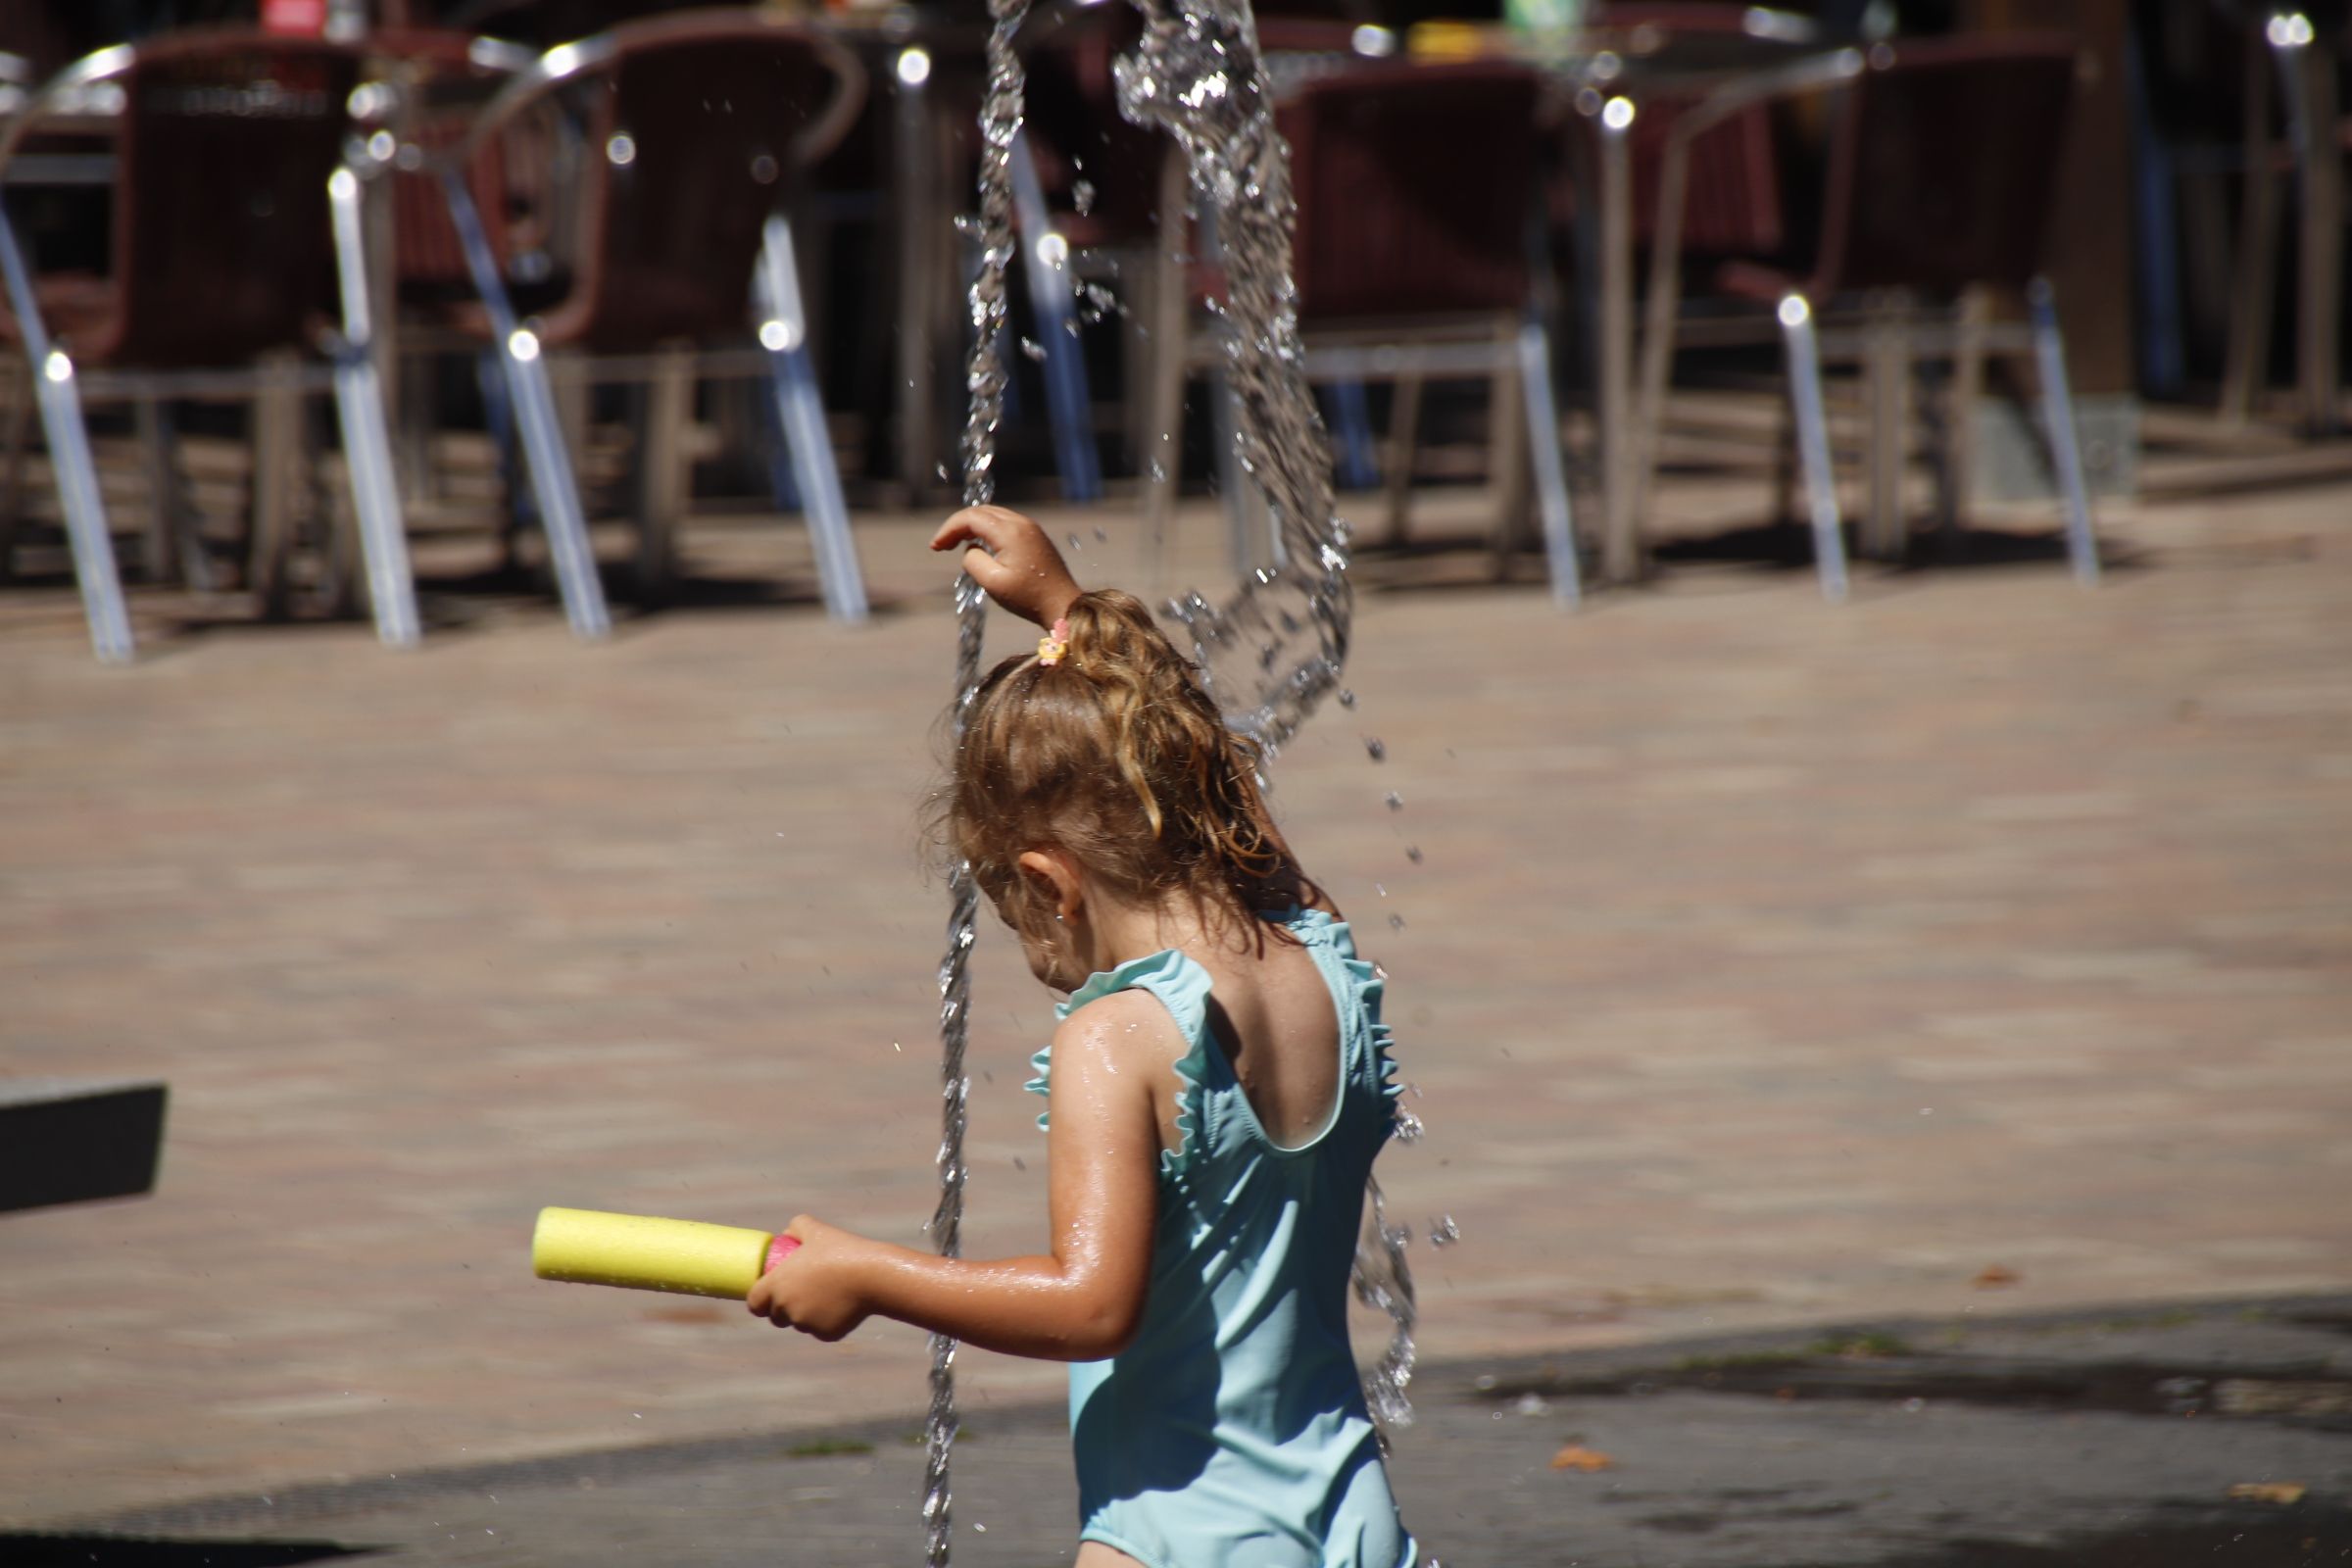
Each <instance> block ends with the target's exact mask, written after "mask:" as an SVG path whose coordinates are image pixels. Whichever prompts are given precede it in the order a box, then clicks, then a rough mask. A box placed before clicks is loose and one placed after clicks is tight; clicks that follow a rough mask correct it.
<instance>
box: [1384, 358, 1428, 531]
mask: <svg viewBox="0 0 2352 1568" xmlns="http://www.w3.org/2000/svg"><path fill="white" fill-rule="evenodd" d="M1420 429H1421V375H1420V372H1419V371H1417V370H1408V371H1406V372H1404V373H1403V374H1402V375H1399V376H1397V383H1396V385H1395V387H1394V388H1393V389H1392V390H1391V394H1390V401H1389V454H1388V456H1387V457H1386V458H1385V459H1383V460H1382V462H1381V466H1382V467H1383V468H1385V469H1387V470H1388V478H1389V484H1388V502H1389V533H1388V545H1389V548H1390V549H1392V550H1394V549H1396V548H1397V546H1399V545H1401V544H1403V543H1404V526H1405V515H1406V513H1407V512H1408V511H1409V510H1410V509H1411V507H1412V500H1413V448H1414V446H1415V445H1416V443H1417V442H1418V440H1419V437H1420Z"/></svg>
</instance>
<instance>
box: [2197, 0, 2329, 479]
mask: <svg viewBox="0 0 2352 1568" xmlns="http://www.w3.org/2000/svg"><path fill="white" fill-rule="evenodd" d="M2230 9H2232V10H2241V11H2243V12H2244V13H2245V16H2244V25H2245V30H2246V35H2247V42H2246V106H2245V114H2246V122H2245V172H2246V195H2245V200H2244V202H2243V203H2242V205H2241V206H2240V207H2239V221H2238V222H2239V226H2238V241H2237V258H2236V261H2235V263H2234V264H2233V266H2232V268H2231V273H2232V278H2233V281H2232V287H2231V291H2230V300H2229V349H2228V355H2229V358H2228V363H2227V365H2226V367H2225V368H2224V370H2223V374H2222V411H2223V413H2225V414H2226V415H2228V416H2229V417H2232V418H2236V419H2240V420H2242V419H2244V418H2246V417H2248V415H2249V414H2251V413H2252V411H2253V405H2254V391H2255V386H2256V383H2257V382H2259V381H2260V380H2261V379H2262V378H2263V368H2264V367H2265V365H2266V364H2267V362H2268V360H2269V358H2270V347H2271V316H2272V297H2271V296H2272V282H2273V269H2274V267H2275V265H2276V261H2277V257H2276V247H2277V245H2278V177H2277V176H2278V157H2277V156H2276V155H2275V154H2274V151H2273V143H2272V139H2271V138H2272V129H2271V78H2272V77H2273V75H2276V76H2277V77H2278V89H2279V96H2280V98H2281V100H2282V102H2283V105H2284V109H2285V115H2284V119H2285V132H2286V135H2285V144H2284V147H2283V149H2281V150H2282V151H2283V152H2284V153H2285V155H2286V161H2287V162H2288V164H2289V165H2291V167H2292V168H2293V170H2294V173H2295V191H2296V197H2297V203H2296V205H2297V209H2298V211H2297V234H2298V239H2297V246H2296V256H2295V301H2294V307H2293V310H2292V313H2291V319H2292V321H2293V323H2294V343H2295V408H2296V414H2297V421H2296V422H2297V423H2299V424H2300V425H2301V426H2302V427H2303V431H2304V433H2305V434H2307V435H2313V436H2327V435H2333V434H2334V433H2335V432H2336V430H2337V428H2338V426H2339V424H2340V422H2341V419H2342V405H2341V400H2342V396H2343V364H2342V349H2341V343H2340V337H2341V334H2342V330H2343V319H2344V317H2343V311H2344V217H2345V214H2344V166H2345V161H2346V158H2347V156H2352V118H2346V117H2345V116H2344V115H2343V113H2342V105H2341V103H2340V102H2339V98H2338V94H2337V80H2338V75H2339V73H2340V72H2341V71H2342V69H2343V63H2344V58H2345V53H2346V50H2347V47H2348V46H2352V20H2348V15H2347V14H2348V13H2352V7H2346V6H2345V5H2343V4H2341V3H2340V0H2339V3H2337V4H2334V5H2319V4H2313V5H2305V6H2281V5H2262V6H2245V7H2235V6H2233V7H2231V8H2230Z"/></svg>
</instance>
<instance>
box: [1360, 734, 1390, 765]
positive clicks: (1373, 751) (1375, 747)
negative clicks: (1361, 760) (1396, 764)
mask: <svg viewBox="0 0 2352 1568" xmlns="http://www.w3.org/2000/svg"><path fill="white" fill-rule="evenodd" d="M1364 755H1365V756H1366V757H1369V758H1370V759H1372V760H1374V761H1375V762H1385V761H1387V760H1389V743H1388V742H1386V741H1384V740H1382V739H1381V738H1380V737H1379V736H1377V735H1367V736H1365V737H1364Z"/></svg>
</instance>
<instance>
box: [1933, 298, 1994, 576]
mask: <svg viewBox="0 0 2352 1568" xmlns="http://www.w3.org/2000/svg"><path fill="white" fill-rule="evenodd" d="M1991 324H1992V314H1991V302H1990V300H1989V298H1988V297H1987V296H1986V294H1985V290H1984V289H1983V288H1980V287H1970V288H1966V289H1963V290H1962V291H1961V293H1960V308H1959V311H1958V313H1957V315H1956V316H1955V318H1954V319H1953V325H1952V373H1951V378H1950V379H1949V381H1947V382H1946V383H1945V387H1944V396H1943V401H1944V411H1943V455H1942V457H1941V459H1940V460H1939V461H1938V463H1937V465H1936V469H1937V472H1936V533H1937V535H1938V536H1939V538H1940V540H1941V548H1943V549H1945V550H1949V549H1951V548H1952V547H1953V545H1954V544H1955V543H1956V541H1957V540H1958V538H1959V530H1960V525H1961V522H1962V521H1963V520H1964V519H1965V518H1966V517H1967V516H1968V488H1969V480H1970V478H1971V477H1972V474H1973V471H1974V469H1975V467H1976V462H1977V405H1978V403H1979V402H1981V401H1982V400H1983V398H1984V396H1985V329H1986V328H1987V327H1989V326H1990V325H1991Z"/></svg>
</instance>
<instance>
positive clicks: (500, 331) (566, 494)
mask: <svg viewBox="0 0 2352 1568" xmlns="http://www.w3.org/2000/svg"><path fill="white" fill-rule="evenodd" d="M864 80H865V78H864V73H863V72H862V70H861V69H860V68H859V67H858V63H857V61H856V60H855V59H854V58H853V57H852V56H851V55H850V54H849V52H848V51H847V50H845V49H843V48H842V47H841V46H839V45H838V44H836V43H835V42H833V41H832V40H830V39H829V38H828V37H826V36H825V35H824V34H823V33H821V32H819V31H817V30H815V29H813V28H810V27H808V26H804V25H795V24H790V23H782V22H778V21H775V20H773V19H772V18H771V17H769V16H767V15H765V14H762V13H759V12H753V11H739V10H723V11H696V12H685V13H677V14H670V15H662V16H656V17H651V18H647V19H645V20H643V21H640V22H633V23H627V24H624V25H619V26H616V27H614V28H613V29H612V30H611V31H609V32H605V33H600V34H598V35H596V36H594V37H591V38H586V39H582V40H579V41H577V42H574V43H567V44H561V45H558V46H557V47H555V48H553V49H550V50H548V51H546V52H545V53H544V54H542V55H541V56H540V57H539V58H538V59H537V61H535V62H534V63H533V64H532V65H531V66H530V67H529V68H527V69H526V70H524V71H522V72H521V73H518V74H517V75H516V76H515V79H514V80H513V81H512V82H510V83H509V84H508V85H507V86H506V87H504V88H502V89H501V90H500V91H499V93H498V94H497V96H496V97H494V98H493V99H492V100H491V101H490V102H489V103H488V104H487V105H486V106H484V107H483V108H482V109H481V110H480V112H479V113H478V114H477V115H476V116H475V117H474V118H473V119H472V121H471V122H470V123H469V124H468V125H467V126H466V131H465V133H464V135H463V136H461V137H459V138H458V139H457V140H455V141H454V142H452V143H451V144H449V145H448V146H445V147H441V148H439V149H436V150H434V151H433V152H432V154H431V162H432V166H433V167H434V169H435V171H436V172H437V173H438V176H439V178H440V181H441V185H442V190H443V193H444V195H445V198H446V200H447V202H448V206H449V213H450V216H451V219H452V221H454V223H455V225H456V231H457V235H458V238H459V240H460V242H461V245H462V247H463V251H464V256H465V261H466V270H467V273H468V275H469V277H470V279H471V282H472V286H473V288H474V290H475V292H476V294H477V296H478V301H479V310H478V312H477V313H474V315H473V318H472V319H473V320H474V323H475V325H476V327H477V328H478V329H479V331H480V332H481V333H482V335H483V336H484V337H486V338H487V340H488V342H489V345H490V346H491V348H492V349H493V350H494V351H495V353H496V355H497V359H498V364H499V369H500V384H501V386H502V387H503V390H504V393H505V400H506V403H507V405H508V407H509V408H510V409H511V410H512V416H513V418H514V421H515V428H516V431H517V434H518V435H519V437H520V443H521V446H522V449H523V454H524V457H525V461H526V466H527V467H528V469H529V477H530V483H531V487H532V493H533V496H534V498H535V501H536V505H537V511H538V515H539V517H540V520H541V524H542V526H543V527H544V528H545V530H546V533H547V538H548V544H549V551H550V555H551V557H552V559H553V563H554V565H555V569H556V575H557V579H558V583H559V586H560V588H561V590H562V593H563V596H564V606H565V613H566V614H567V616H568V618H569V620H570V622H571V625H572V628H573V630H574V631H575V632H576V633H578V634H579V635H580V636H582V637H588V638H595V637H601V636H603V635H604V634H605V633H606V631H607V630H608V629H609V624H610V618H609V613H608V611H607V610H606V607H605V603H604V596H603V590H602V586H601V583H600V580H599V577H598V573H597V569H596V563H595V560H594V557H593V555H592V553H591V551H590V548H589V541H588V533H587V522H586V518H585V515H584V514H583V510H582V507H581V503H580V497H579V489H578V482H577V479H576V476H575V474H574V471H573V467H572V462H571V455H570V453H569V451H568V450H567V444H566V442H565V440H564V430H563V427H562V421H561V420H560V419H559V417H558V415H557V403H556V396H555V391H554V385H553V377H552V376H551V374H550V368H549V367H550V361H551V358H555V357H558V356H560V357H561V367H562V371H561V373H563V374H564V376H566V377H574V376H576V377H581V378H584V379H588V380H597V381H625V380H635V381H643V382H645V383H647V384H648V385H649V388H650V402H651V412H650V415H649V417H648V421H647V425H648V438H647V441H646V448H645V451H644V452H643V453H641V454H640V458H639V462H640V466H641V469H640V493H641V497H642V498H643V499H642V500H641V505H640V507H639V532H638V549H637V557H636V560H637V571H638V577H639V583H640V587H641V588H642V589H643V590H645V591H646V592H647V593H648V595H649V596H653V597H658V596H659V595H660V594H661V593H662V591H664V589H665V588H666V586H667V584H668V582H669V580H670V575H671V573H672V572H673V571H674V548H675V546H674V537H673V536H674V532H675V529H676V526H677V523H678V521H679V518H680V515H681V513H682V512H683V510H684V503H685V497H686V484H685V473H686V467H685V465H686V463H687V458H686V455H685V451H684V442H683V429H684V425H685V423H686V421H687V416H688V414H689V411H690V399H691V395H692V388H693V383H694V381H695V379H696V378H697V377H707V376H717V375H749V376H755V377H760V378H762V379H763V380H764V382H765V384H766V387H767V390H768V394H769V396H770V397H771V398H772V399H773V400H774V407H775V414H776V422H777V424H778V426H779V427H780V428H781V430H782V431H783V433H784V437H785V440H786V443H787V446H788V447H789V449H790V458H791V464H792V468H793V472H794V475H795V478H796V480H797V486H796V487H797V489H798V491H799V494H800V497H801V501H802V507H803V512H804V515H805V516H806V518H807V520H808V524H809V534H810V539H811V543H812V546H813V551H814V556H815V562H816V569H817V575H818V578H819V580H820V585H821V588H822V592H823V595H824V599H825V604H826V608H827V610H828V611H829V612H830V613H832V614H833V616H834V617H835V618H837V619H841V620H845V621H857V620H862V619H863V618H864V616H865V613H866V601H865V591H864V585H863V581H862V578H861V574H860V572H859V569H858V558H857V553H856V548H855V545H854V543H853V541H852V539H851V537H850V528H849V516H848V511H847V508H846V506H845V504H844V502H843V499H842V493H841V481H840V476H839V474H838V472H837V471H836V469H835V466H834V461H833V453H832V447H831V442H830V439H829V437H828V435H827V431H826V425H825V418H824V410H823V407H822V404H821V402H820V400H819V396H818V391H817V386H816V380H815V374H814V369H813V367H812V366H811V364H810V361H809V349H808V342H809V327H808V322H807V320H806V319H805V316H804V314H803V311H802V307H801V293H800V281H799V274H798V270H797V265H796V262H795V258H794V255H793V248H792V230H791V226H790V221H789V219H788V217H787V214H786V204H787V201H788V199H789V196H790V194H791V192H792V190H793V188H794V185H795V183H796V180H797V178H798V176H799V175H800V174H801V172H803V171H805V170H806V169H807V168H808V166H809V164H811V163H812V162H814V161H815V160H816V159H817V158H819V157H821V156H822V155H823V154H824V153H825V152H826V151H827V150H829V149H830V148H831V147H832V146H833V145H834V144H835V143H836V142H838V141H839V140H840V138H841V136H842V135H843V134H844V132H845V131H846V130H847V129H848V127H849V124H850V122H851V120H852V118H853V117H854V115H855V114H856V113H857V110H858V104H859V102H860V101H861V99H862V97H863V93H864ZM559 99H561V100H563V104H564V108H565V109H566V110H567V112H568V113H569V114H570V116H572V117H573V122H572V123H574V124H575V125H576V127H577V129H578V134H579V141H580V144H581V146H582V148H583V154H582V156H581V157H580V158H579V159H578V160H576V169H577V178H578V185H577V188H576V189H575V190H573V191H572V192H571V193H570V198H571V203H572V207H573V210H574V211H575V212H576V213H577V215H578V216H577V222H576V226H575V228H574V231H573V232H572V233H571V234H570V235H569V236H567V237H566V243H565V245H564V260H565V262H566V263H567V265H568V268H569V276H568V278H567V279H566V280H565V281H566V282H567V287H565V288H564V290H563V291H562V293H561V295H560V297H559V298H556V299H553V300H550V301H548V302H547V303H546V304H545V305H544V306H543V307H542V308H541V309H540V310H539V311H537V312H536V313H535V314H534V315H533V316H532V317H531V318H530V319H527V320H526V319H524V318H523V316H522V314H521V313H520V312H519V311H518V310H517V307H516V305H515V296H514V293H513V288H512V285H511V281H510V278H509V276H508V273H507V269H506V268H505V267H504V266H503V265H502V257H501V254H500V245H501V243H502V235H501V231H500V227H499V225H498V222H497V219H498V218H499V217H500V216H501V215H498V214H496V213H493V214H491V215H490V217H489V219H488V220H487V221H486V220H485V216H484V214H483V212H482V209H481V204H480V203H479V202H478V201H477V200H476V194H475V191H474V188H473V172H474V170H475V169H476V168H477V166H478V165H479V163H480V161H481V157H482V155H483V153H484V152H485V150H487V149H489V148H490V147H492V146H493V145H494V144H495V142H496V140H497V138H498V137H499V136H500V135H501V134H502V133H503V132H505V131H507V130H508V129H509V128H510V127H512V126H514V125H515V124H516V123H517V122H518V121H519V120H520V119H521V118H522V117H524V116H525V115H527V114H531V113H534V112H537V111H539V110H542V109H544V108H546V107H547V106H549V105H551V104H552V103H554V102H556V101H557V100H559ZM755 297H756V299H757V305H758V308H757V310H756V311H754V310H753V309H752V302H753V301H754V299H755ZM755 345H756V346H755Z"/></svg>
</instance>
